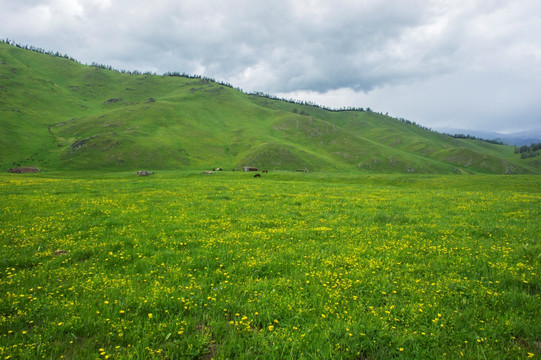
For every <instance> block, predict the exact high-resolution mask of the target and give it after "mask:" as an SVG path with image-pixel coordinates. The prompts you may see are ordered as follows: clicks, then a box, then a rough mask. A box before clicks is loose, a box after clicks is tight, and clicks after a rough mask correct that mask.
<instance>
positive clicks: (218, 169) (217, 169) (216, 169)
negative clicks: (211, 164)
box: [212, 168, 222, 171]
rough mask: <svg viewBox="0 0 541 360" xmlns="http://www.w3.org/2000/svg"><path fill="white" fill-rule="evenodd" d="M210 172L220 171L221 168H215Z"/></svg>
mask: <svg viewBox="0 0 541 360" xmlns="http://www.w3.org/2000/svg"><path fill="white" fill-rule="evenodd" d="M212 171H222V168H215V169H212Z"/></svg>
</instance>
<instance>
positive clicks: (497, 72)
mask: <svg viewBox="0 0 541 360" xmlns="http://www.w3.org/2000/svg"><path fill="white" fill-rule="evenodd" d="M540 16H541V1H540V0H505V1H501V0H445V1H444V0H356V1H354V0H351V1H348V0H332V1H331V0H325V1H324V0H277V1H272V0H263V1H256V0H229V1H228V0H215V1H209V0H178V1H174V0H150V1H142V0H0V38H3V39H5V38H9V39H11V40H14V41H15V42H17V43H20V44H25V45H26V44H28V45H33V46H36V47H41V48H43V49H45V50H50V51H59V52H61V53H65V54H68V55H70V56H72V57H74V58H76V59H77V60H79V61H81V62H83V63H92V62H97V63H101V64H105V65H111V66H113V67H115V68H117V69H125V70H139V71H153V72H156V73H158V74H163V73H165V72H168V71H178V72H185V73H188V74H197V75H204V76H208V77H212V78H214V79H216V80H219V81H224V82H229V83H231V84H232V85H233V86H235V87H240V88H242V89H244V90H245V91H262V92H265V93H269V94H273V95H277V96H280V97H285V98H294V99H299V100H310V101H313V102H316V103H318V104H321V105H326V106H329V107H335V108H340V107H348V106H352V107H364V108H366V107H370V108H371V109H372V110H374V111H377V112H382V113H387V112H388V113H389V115H393V116H395V117H402V118H406V119H409V120H412V121H415V122H417V123H419V124H422V125H424V126H427V127H431V128H434V129H441V128H443V127H451V128H460V129H472V130H481V129H482V130H493V131H500V132H513V131H520V130H530V131H531V130H534V129H541V35H539V34H541V17H540Z"/></svg>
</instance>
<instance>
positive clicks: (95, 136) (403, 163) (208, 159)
mask: <svg viewBox="0 0 541 360" xmlns="http://www.w3.org/2000/svg"><path fill="white" fill-rule="evenodd" d="M246 165H247V166H256V167H260V168H268V169H269V170H295V169H309V170H316V171H358V172H381V173H405V172H410V173H472V172H473V173H496V174H518V173H540V172H541V164H540V162H539V158H537V159H536V158H531V159H521V158H520V155H519V154H515V153H514V149H513V148H512V147H510V146H503V145H497V144H491V143H487V142H483V141H479V140H470V139H455V138H452V137H449V136H446V135H442V134H439V133H436V132H432V131H428V130H426V129H423V128H420V127H418V126H416V125H414V124H411V123H407V122H402V121H398V120H396V119H394V118H391V117H388V116H384V115H381V114H378V113H374V112H370V111H330V110H327V109H324V108H321V107H317V106H310V105H302V104H296V103H292V102H287V101H283V100H277V99H272V98H269V97H265V96H258V95H248V94H245V93H243V92H241V91H238V90H235V89H233V88H231V87H229V86H224V85H221V84H218V83H216V82H214V81H210V80H206V79H202V78H198V77H192V78H190V77H182V76H158V75H140V74H137V75H134V74H126V73H121V72H118V71H112V70H107V69H104V68H102V67H96V66H88V65H82V64H79V63H77V62H75V61H72V60H70V59H68V58H64V57H59V56H53V55H48V54H43V53H38V52H34V51H30V50H26V49H22V48H18V47H15V46H12V45H8V44H5V43H0V170H1V171H5V170H7V169H9V168H11V167H15V166H36V167H39V168H40V169H42V170H52V171H59V170H83V169H88V170H100V169H103V170H116V169H118V170H137V169H142V168H144V169H152V170H155V169H209V168H213V167H222V168H224V169H233V168H240V167H242V166H246Z"/></svg>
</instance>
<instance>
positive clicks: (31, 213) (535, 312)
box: [0, 171, 541, 359]
mask: <svg viewBox="0 0 541 360" xmlns="http://www.w3.org/2000/svg"><path fill="white" fill-rule="evenodd" d="M0 200H1V203H2V206H1V207H0V315H1V317H0V358H1V359H37V358H45V359H59V358H64V359H164V358H165V359H211V358H216V359H224V358H229V359H255V358H257V359H329V358H336V359H388V358H403V359H446V358H448V359H460V358H467V359H523V358H530V357H533V358H538V357H541V321H540V319H541V280H540V274H539V273H540V263H541V245H540V244H541V238H540V237H539V236H540V233H541V226H540V222H539V218H540V215H541V214H540V213H541V180H540V178H539V177H536V176H506V177H504V176H492V175H472V176H444V175H416V176H413V175H355V176H354V175H348V174H328V173H292V172H271V173H269V174H263V176H262V178H261V179H255V178H253V174H248V173H241V172H221V173H216V174H214V175H202V174H200V173H199V172H196V171H193V172H189V171H185V172H174V171H171V172H167V171H162V172H157V173H156V174H155V175H153V176H148V177H137V176H135V175H133V174H132V173H128V172H123V173H96V172H87V173H85V172H77V173H75V172H66V173H39V174H23V175H15V174H6V173H3V174H0Z"/></svg>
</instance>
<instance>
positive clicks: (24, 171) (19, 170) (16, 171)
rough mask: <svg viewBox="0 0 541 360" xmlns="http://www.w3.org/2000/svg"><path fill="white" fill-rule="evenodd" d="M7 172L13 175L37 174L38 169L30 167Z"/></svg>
mask: <svg viewBox="0 0 541 360" xmlns="http://www.w3.org/2000/svg"><path fill="white" fill-rule="evenodd" d="M8 172H9V173H13V174H24V173H36V172H39V169H38V168H35V167H32V166H23V167H16V168H13V169H9V170H8Z"/></svg>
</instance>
